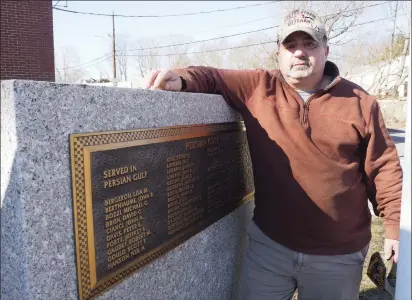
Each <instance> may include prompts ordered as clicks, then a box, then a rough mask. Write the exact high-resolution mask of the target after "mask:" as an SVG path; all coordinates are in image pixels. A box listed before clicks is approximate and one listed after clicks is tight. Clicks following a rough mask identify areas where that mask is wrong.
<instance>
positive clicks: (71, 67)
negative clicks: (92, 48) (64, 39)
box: [66, 53, 112, 69]
mask: <svg viewBox="0 0 412 300" xmlns="http://www.w3.org/2000/svg"><path fill="white" fill-rule="evenodd" d="M111 55H112V54H111V53H106V54H105V55H103V56H100V57H98V58H95V59H93V60H90V61H87V62H84V63H81V64H78V65H74V66H69V67H67V68H66V69H73V68H78V67H81V66H83V65H87V64H89V63H92V62H95V61H98V60H100V61H98V62H96V63H94V64H91V65H90V66H86V67H87V68H89V67H92V66H94V65H96V64H98V63H101V62H104V61H105V60H108V59H109V58H110V56H111ZM102 58H104V59H102ZM83 68H85V67H83Z"/></svg>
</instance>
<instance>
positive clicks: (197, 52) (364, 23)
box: [126, 14, 407, 57]
mask: <svg viewBox="0 0 412 300" xmlns="http://www.w3.org/2000/svg"><path fill="white" fill-rule="evenodd" d="M403 15H407V14H402V15H398V16H403ZM386 19H388V18H382V19H377V20H372V21H368V22H363V23H358V24H354V25H352V26H351V27H356V26H361V25H366V24H370V23H374V22H378V21H382V20H386ZM344 28H346V27H340V28H335V30H339V29H344ZM270 43H276V41H273V40H272V41H267V42H262V43H256V44H250V45H244V46H237V47H229V48H223V49H214V50H204V51H195V52H186V53H170V54H146V55H136V54H128V55H126V56H139V57H147V56H174V55H188V54H200V53H208V52H216V51H224V50H230V49H238V48H245V47H251V46H258V45H263V44H270Z"/></svg>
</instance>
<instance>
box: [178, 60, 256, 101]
mask: <svg viewBox="0 0 412 300" xmlns="http://www.w3.org/2000/svg"><path fill="white" fill-rule="evenodd" d="M173 71H175V72H176V73H177V74H178V75H179V76H181V77H182V79H184V81H185V85H186V87H185V88H184V89H183V90H182V91H184V92H192V93H205V94H219V95H222V96H223V98H224V99H225V100H226V101H227V102H229V104H232V105H234V106H235V107H236V108H238V109H239V108H242V107H244V104H245V103H246V102H247V101H248V100H249V98H250V97H251V96H252V94H253V92H254V90H255V89H256V87H257V86H258V84H259V81H260V78H261V75H262V73H263V70H226V69H217V68H211V67H203V66H192V67H188V68H185V69H175V70H173Z"/></svg>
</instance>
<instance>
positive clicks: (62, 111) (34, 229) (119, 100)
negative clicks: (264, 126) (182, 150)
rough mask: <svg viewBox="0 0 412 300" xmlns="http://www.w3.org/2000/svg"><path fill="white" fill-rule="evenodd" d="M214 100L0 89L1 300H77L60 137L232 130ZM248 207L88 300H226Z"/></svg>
mask: <svg viewBox="0 0 412 300" xmlns="http://www.w3.org/2000/svg"><path fill="white" fill-rule="evenodd" d="M238 118H239V117H238V115H237V114H236V113H235V112H234V111H233V110H232V109H231V108H230V107H229V106H228V105H227V104H226V103H225V102H224V100H223V99H222V98H221V97H220V96H217V95H205V94H189V93H173V92H163V91H148V90H139V89H126V88H110V87H92V86H82V85H63V84H55V83H47V82H33V81H2V83H1V299H3V300H9V299H10V300H11V299H12V300H15V299H19V300H25V299H30V300H36V299H77V298H78V292H77V279H76V255H75V243H74V230H73V200H72V190H71V172H70V155H69V135H70V134H73V133H81V132H94V131H112V130H129V129H137V128H154V127H164V126H173V125H185V124H209V123H222V122H233V121H237V120H238ZM252 209H253V202H252V201H250V202H248V203H246V204H244V205H243V206H241V207H239V208H238V209H236V210H235V211H234V212H232V213H231V214H229V215H227V216H226V217H224V218H223V219H221V220H219V221H218V222H216V223H214V224H213V225H211V226H210V227H208V228H206V229H205V230H203V231H202V232H200V233H199V234H197V235H195V236H194V237H192V238H191V239H189V240H188V241H186V242H185V243H183V244H181V245H180V246H178V247H177V248H175V249H174V250H172V251H171V252H169V253H167V254H165V255H164V256H162V257H160V258H159V259H157V260H155V261H153V262H152V263H150V264H148V265H146V266H145V267H143V268H142V269H140V270H139V271H137V272H136V273H134V274H133V275H132V276H131V277H129V278H127V279H125V280H124V281H122V282H120V283H119V284H118V285H116V286H114V287H113V288H111V289H110V290H109V291H107V292H105V293H104V294H102V295H101V296H99V297H98V299H122V300H126V299H144V300H151V299H153V300H160V299H165V300H167V299H170V300H171V299H182V300H183V299H188V300H191V299H197V300H214V299H216V300H225V299H235V298H236V291H237V289H238V286H239V276H240V270H241V264H242V258H243V255H244V249H245V246H246V243H247V238H246V234H245V229H246V226H247V224H248V222H249V220H250V218H251V213H252Z"/></svg>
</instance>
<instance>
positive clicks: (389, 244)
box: [384, 239, 393, 260]
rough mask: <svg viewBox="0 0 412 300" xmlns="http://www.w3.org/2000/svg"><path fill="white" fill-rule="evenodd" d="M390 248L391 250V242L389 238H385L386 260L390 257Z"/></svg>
mask: <svg viewBox="0 0 412 300" xmlns="http://www.w3.org/2000/svg"><path fill="white" fill-rule="evenodd" d="M392 250H393V244H392V242H391V240H389V239H385V244H384V252H385V259H386V260H388V259H390V258H391V257H392Z"/></svg>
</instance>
